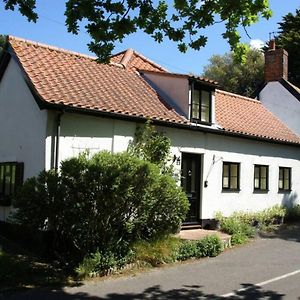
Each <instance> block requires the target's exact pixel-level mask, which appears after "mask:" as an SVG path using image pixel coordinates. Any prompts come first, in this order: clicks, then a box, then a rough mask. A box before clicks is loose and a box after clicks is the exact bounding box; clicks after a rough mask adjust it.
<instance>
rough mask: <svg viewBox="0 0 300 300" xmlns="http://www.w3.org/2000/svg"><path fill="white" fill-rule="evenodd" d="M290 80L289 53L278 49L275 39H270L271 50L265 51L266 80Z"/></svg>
mask: <svg viewBox="0 0 300 300" xmlns="http://www.w3.org/2000/svg"><path fill="white" fill-rule="evenodd" d="M281 78H283V79H285V80H288V53H287V51H285V50H284V49H276V45H275V40H270V42H269V50H268V51H266V53H265V81H266V82H268V81H279V80H280V79H281Z"/></svg>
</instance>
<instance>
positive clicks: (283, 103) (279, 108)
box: [255, 40, 300, 135]
mask: <svg viewBox="0 0 300 300" xmlns="http://www.w3.org/2000/svg"><path fill="white" fill-rule="evenodd" d="M255 96H256V98H257V99H258V100H260V101H261V102H262V104H263V105H264V106H265V107H266V108H267V109H268V110H270V111H271V112H272V113H273V114H274V115H276V116H277V117H278V118H279V119H280V120H281V121H283V122H284V123H285V124H286V125H287V126H288V127H289V128H291V129H292V130H293V131H294V132H295V133H297V134H298V135H300V88H298V87H296V86H295V85H293V84H292V83H291V82H289V81H288V53H287V51H286V50H284V49H276V47H275V40H271V41H270V43H269V50H268V51H266V52H265V76H264V83H263V84H262V85H261V87H260V88H259V89H258V90H257V91H256V93H255Z"/></svg>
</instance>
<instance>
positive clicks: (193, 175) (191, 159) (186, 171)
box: [181, 153, 201, 224]
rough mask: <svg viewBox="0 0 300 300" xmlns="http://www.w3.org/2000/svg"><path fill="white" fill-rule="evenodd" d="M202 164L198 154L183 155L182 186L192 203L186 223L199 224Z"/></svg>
mask: <svg viewBox="0 0 300 300" xmlns="http://www.w3.org/2000/svg"><path fill="white" fill-rule="evenodd" d="M200 163H201V156H200V155H197V154H189V153H183V154H182V164H181V186H182V188H183V190H184V191H185V192H186V194H187V197H188V200H189V202H190V209H189V212H188V214H187V217H186V220H185V222H184V223H187V224H188V223H198V222H199V209H200Z"/></svg>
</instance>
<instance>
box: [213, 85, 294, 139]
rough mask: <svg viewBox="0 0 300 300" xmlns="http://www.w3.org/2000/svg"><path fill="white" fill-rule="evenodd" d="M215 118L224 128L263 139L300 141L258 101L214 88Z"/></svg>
mask: <svg viewBox="0 0 300 300" xmlns="http://www.w3.org/2000/svg"><path fill="white" fill-rule="evenodd" d="M215 103H216V119H217V122H218V123H219V125H221V126H222V127H223V128H224V130H226V131H230V132H236V133H241V134H244V135H249V136H256V137H260V138H264V139H272V140H277V141H287V142H296V143H300V137H298V136H297V135H296V134H295V133H293V132H292V130H290V129H289V128H288V127H287V126H286V125H285V124H283V123H282V122H281V121H280V120H279V119H278V118H277V117H276V116H275V115H273V114H272V113H271V112H270V111H268V110H267V109H266V108H265V107H264V106H263V105H262V104H261V102H260V101H257V100H254V99H251V98H247V97H243V96H240V95H236V94H232V93H229V92H225V91H222V90H216V94H215Z"/></svg>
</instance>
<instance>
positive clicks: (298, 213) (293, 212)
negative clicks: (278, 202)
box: [286, 204, 300, 221]
mask: <svg viewBox="0 0 300 300" xmlns="http://www.w3.org/2000/svg"><path fill="white" fill-rule="evenodd" d="M286 220H288V221H299V220H300V204H297V205H294V206H293V207H290V208H288V209H287V213H286Z"/></svg>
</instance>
